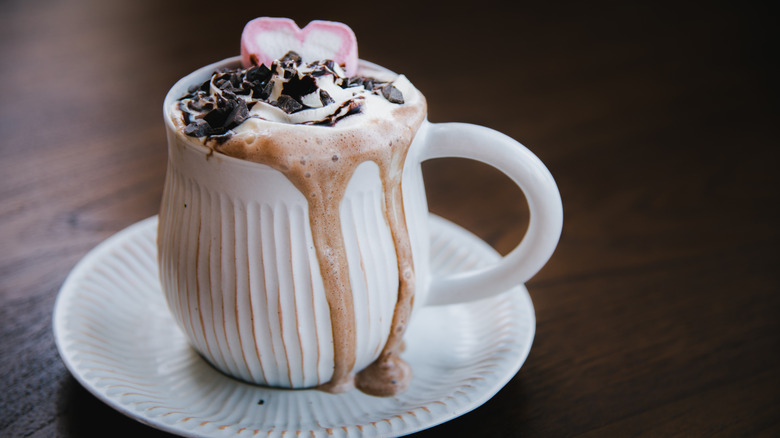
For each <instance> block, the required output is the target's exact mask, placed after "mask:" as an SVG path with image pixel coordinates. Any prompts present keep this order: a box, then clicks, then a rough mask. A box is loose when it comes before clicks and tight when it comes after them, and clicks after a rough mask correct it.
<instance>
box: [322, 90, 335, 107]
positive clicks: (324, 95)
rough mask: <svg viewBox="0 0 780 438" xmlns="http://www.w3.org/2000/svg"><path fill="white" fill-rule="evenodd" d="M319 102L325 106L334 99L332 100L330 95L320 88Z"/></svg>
mask: <svg viewBox="0 0 780 438" xmlns="http://www.w3.org/2000/svg"><path fill="white" fill-rule="evenodd" d="M320 102H322V106H327V105H330V104H332V103H334V102H336V101H335V100H333V98H332V97H330V94H328V92H327V91H325V90H320Z"/></svg>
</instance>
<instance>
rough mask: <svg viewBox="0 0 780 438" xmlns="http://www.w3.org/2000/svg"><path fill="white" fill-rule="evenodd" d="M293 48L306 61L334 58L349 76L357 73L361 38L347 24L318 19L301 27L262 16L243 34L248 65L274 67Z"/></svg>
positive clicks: (288, 20)
mask: <svg viewBox="0 0 780 438" xmlns="http://www.w3.org/2000/svg"><path fill="white" fill-rule="evenodd" d="M290 50H293V51H295V52H297V53H298V54H299V55H301V58H302V59H303V61H304V62H311V61H319V60H325V59H332V60H333V61H335V62H337V63H338V64H342V65H344V71H345V73H346V74H347V76H354V75H355V74H356V73H357V67H358V54H357V39H356V38H355V33H354V32H352V29H350V28H349V26H347V25H346V24H343V23H338V22H335V21H321V20H315V21H312V22H310V23H309V24H307V25H306V27H304V28H303V29H300V28H299V27H298V25H297V24H295V22H294V21H293V20H291V19H289V18H274V17H260V18H255V19H254V20H252V21H250V22H249V23H247V24H246V26H245V27H244V32H243V33H242V34H241V63H242V64H243V65H244V67H249V66H251V65H254V64H258V65H259V64H265V65H266V66H268V67H270V66H271V63H272V62H273V61H274V60H276V59H279V58H281V57H282V56H284V55H285V54H286V53H287V52H289V51H290ZM253 57H254V58H256V59H253ZM253 61H254V62H253Z"/></svg>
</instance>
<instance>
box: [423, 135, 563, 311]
mask: <svg viewBox="0 0 780 438" xmlns="http://www.w3.org/2000/svg"><path fill="white" fill-rule="evenodd" d="M427 128H428V129H427V133H426V137H425V141H424V142H423V146H422V150H421V155H420V161H421V162H422V161H426V160H430V159H433V158H445V157H456V158H468V159H471V160H476V161H481V162H483V163H486V164H488V165H490V166H493V167H495V168H496V169H498V170H500V171H501V172H503V173H504V174H505V175H506V176H508V177H509V178H510V179H511V180H512V181H513V182H514V183H515V184H517V185H518V186H519V187H520V189H521V190H522V191H523V194H524V195H525V198H526V201H527V202H528V209H529V212H530V219H529V223H528V230H527V231H526V233H525V236H524V237H523V239H522V241H520V243H519V244H518V245H517V247H515V249H513V250H512V251H511V252H510V253H509V254H507V255H506V256H504V257H503V258H502V259H501V260H499V261H497V262H496V263H494V264H492V265H489V266H486V267H483V268H477V269H474V270H471V271H466V272H458V273H454V274H449V275H446V276H442V277H437V278H432V279H431V280H432V281H431V284H430V290H429V291H428V299H427V301H426V303H425V304H426V305H441V304H455V303H462V302H466V301H473V300H477V299H481V298H487V297H490V296H493V295H497V294H499V293H501V292H504V291H507V290H509V289H511V288H513V287H515V286H517V285H519V284H522V283H524V282H526V281H527V280H528V279H530V278H531V277H533V276H534V274H536V273H537V272H538V271H539V270H540V269H541V268H542V266H544V264H545V263H547V260H549V259H550V256H552V253H553V251H554V250H555V247H556V245H557V244H558V239H559V238H560V236H561V229H562V227H563V206H562V205H561V195H560V193H559V192H558V187H557V186H556V185H555V180H554V179H553V177H552V175H551V174H550V172H549V171H548V170H547V168H546V167H545V166H544V164H542V162H541V161H540V160H539V159H538V158H537V157H536V156H535V155H534V154H533V153H531V151H529V150H528V149H527V148H526V147H525V146H523V145H522V144H520V143H519V142H517V141H516V140H514V139H512V138H511V137H509V136H507V135H505V134H502V133H500V132H498V131H495V130H493V129H490V128H486V127H484V126H478V125H472V124H468V123H429V124H428V127H427Z"/></svg>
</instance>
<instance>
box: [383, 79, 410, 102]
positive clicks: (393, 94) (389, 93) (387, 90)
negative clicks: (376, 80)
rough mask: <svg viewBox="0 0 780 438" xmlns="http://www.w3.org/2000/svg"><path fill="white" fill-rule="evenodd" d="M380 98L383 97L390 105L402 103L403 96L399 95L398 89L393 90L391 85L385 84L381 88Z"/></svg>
mask: <svg viewBox="0 0 780 438" xmlns="http://www.w3.org/2000/svg"><path fill="white" fill-rule="evenodd" d="M381 90H382V96H384V97H385V99H387V100H388V101H390V102H392V103H399V104H402V103H404V95H403V93H401V90H399V89H398V88H395V87H394V86H393V84H386V85H384V86H382V88H381Z"/></svg>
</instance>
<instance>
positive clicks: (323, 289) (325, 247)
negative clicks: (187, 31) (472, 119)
mask: <svg viewBox="0 0 780 438" xmlns="http://www.w3.org/2000/svg"><path fill="white" fill-rule="evenodd" d="M238 65H239V60H238V58H230V59H226V60H223V61H220V62H218V63H215V64H212V65H209V66H206V67H203V68H201V69H199V70H197V71H195V72H193V73H191V74H190V75H188V76H186V77H184V78H183V79H181V80H180V81H179V82H177V83H176V84H175V85H174V86H173V88H172V89H171V90H170V91H169V93H168V95H167V96H166V99H165V105H164V108H165V123H166V129H167V136H168V152H169V163H168V169H167V175H166V181H165V188H164V194H163V201H162V206H161V211H160V221H159V230H158V250H159V253H158V258H159V265H160V276H161V284H162V288H163V291H164V294H165V297H166V299H167V302H168V305H169V308H170V310H171V313H172V315H173V317H174V319H175V320H176V322H177V323H178V325H179V326H180V327H181V329H182V331H183V332H184V334H185V335H186V337H187V338H188V339H189V341H190V343H191V344H192V345H193V346H194V348H195V349H197V351H198V352H199V353H200V354H201V355H202V356H203V357H204V358H205V359H206V360H207V361H208V362H210V363H211V364H212V365H213V366H215V367H216V368H218V369H219V370H221V371H222V372H224V373H225V374H228V375H230V376H233V377H236V378H238V379H241V380H244V381H247V382H251V383H255V384H261V385H267V386H273V387H283V388H312V387H319V388H322V389H325V390H328V391H331V392H339V391H344V390H348V389H350V388H351V387H352V385H353V384H355V382H357V383H356V384H357V386H358V387H359V388H360V389H361V390H364V391H365V392H367V393H370V394H375V395H391V394H393V393H396V392H398V390H403V385H404V384H403V383H400V382H398V380H400V379H403V378H407V379H408V378H410V377H411V375H412V373H413V370H408V366H406V365H404V364H403V363H402V360H400V359H399V358H398V355H399V350H398V348H395V349H393V348H390V347H391V346H393V347H399V346H400V339H401V337H402V336H403V332H404V330H405V327H406V325H407V324H408V322H409V321H410V318H413V317H414V313H415V312H414V309H416V308H419V307H420V306H426V305H446V304H454V303H463V302H467V301H470V300H477V299H480V298H485V297H489V296H492V295H496V294H499V293H502V292H504V291H507V290H509V289H511V288H513V287H514V286H517V285H518V284H521V283H523V282H525V281H527V280H528V279H529V278H531V277H532V276H533V275H534V274H535V273H536V272H537V271H538V270H539V269H541V267H542V266H543V265H544V264H545V263H546V262H547V260H548V259H549V258H550V256H551V255H552V253H553V251H554V249H555V246H556V245H557V242H558V239H559V237H560V233H561V227H562V216H563V214H562V207H561V199H560V195H559V193H558V190H557V187H556V185H555V182H554V180H553V178H552V176H551V175H550V173H549V172H548V170H547V169H546V168H545V166H544V165H543V164H542V162H541V161H540V160H539V159H538V158H536V157H535V156H534V155H533V154H532V153H531V152H530V151H529V150H528V149H526V148H525V147H524V146H522V145H521V144H520V143H518V142H517V141H515V140H513V139H511V138H510V137H508V136H506V135H504V134H501V133H499V132H497V131H494V130H491V129H489V128H485V127H481V126H476V125H471V124H463V123H429V122H428V121H427V118H426V111H425V103H424V98H422V96H421V95H420V98H421V100H420V104H419V105H418V106H417V107H416V110H415V111H412V112H410V113H409V114H403V115H402V116H398V117H401V119H399V120H396V121H395V122H397V123H396V124H397V125H398V123H400V125H398V126H400V127H401V128H399V130H398V131H397V132H398V133H400V134H398V135H396V134H388V132H390V131H382V129H384V128H381V127H379V128H378V127H376V126H374V127H367V126H358V127H357V128H355V129H358V130H359V131H360V132H361V133H362V134H361V135H359V136H358V137H359V139H358V140H355V139H354V138H353V137H354V136H353V137H350V138H351V139H352V140H350V141H352V143H350V144H352V146H348V147H347V146H345V147H343V148H341V149H339V145H338V141H342V140H343V138H346V137H343V138H342V140H337V141H335V142H333V143H332V144H331V145H330V146H329V147H330V148H331V149H327V148H326V149H322V150H323V151H325V152H327V155H326V154H325V152H323V153H319V155H318V153H312V154H307V152H306V151H307V150H308V149H306V148H307V146H306V145H304V143H307V144H308V143H309V142H311V143H315V142H318V143H321V141H320V137H318V136H319V135H320V134H322V136H325V137H323V138H326V140H327V136H331V135H332V132H337V131H323V130H329V129H330V130H337V129H338V128H337V127H311V126H301V125H290V124H283V123H272V122H269V123H268V124H267V129H266V128H264V130H263V131H261V132H260V133H259V134H258V135H257V136H258V137H262V136H265V137H263V138H258V139H255V138H251V139H250V140H246V141H268V142H273V141H274V139H275V138H279V137H280V136H286V137H285V142H286V144H287V145H291V146H290V147H291V148H292V149H291V150H294V151H296V153H298V152H300V153H299V154H298V155H300V159H298V155H295V157H293V156H292V155H290V157H292V158H294V159H295V161H289V162H287V161H284V160H279V159H277V158H278V157H276V156H274V157H276V158H275V159H276V161H273V162H271V161H269V162H268V163H266V164H263V163H260V162H257V161H253V160H250V159H242V158H236V157H234V156H228V155H225V154H223V153H219V152H215V151H214V150H213V148H212V147H208V146H205V145H204V143H203V141H201V140H199V139H197V138H193V137H189V136H186V135H184V134H183V133H182V132H181V131H182V130H181V126H179V125H177V123H176V121H175V117H173V116H171V114H170V112H171V110H170V109H171V108H172V107H174V106H175V103H176V101H177V99H179V98H180V97H181V96H183V95H185V94H186V93H187V90H188V89H189V88H191V87H192V86H193V85H196V84H200V83H202V82H203V81H205V80H207V79H208V78H209V77H210V76H211V74H212V73H213V72H214V71H215V70H217V69H219V68H223V67H236V66H238ZM360 69H361V71H362V72H363V73H370V74H376V75H379V76H382V75H385V76H388V75H389V76H393V75H394V74H392V73H391V72H389V71H387V70H386V69H383V68H382V67H379V66H376V65H374V64H371V63H368V62H366V61H360ZM394 117H395V116H394ZM264 126H265V125H264ZM309 133H313V134H311V135H310V134H309ZM363 134H365V135H363ZM383 136H384V137H383ZM388 138H392V139H394V140H395V141H396V143H394V145H393V146H392V148H396V149H399V148H400V149H403V151H402V152H399V153H394V154H391V155H381V154H380V155H381V156H380V155H377V154H378V152H377V153H374V152H375V151H374V152H372V151H373V149H372V148H373V145H368V144H367V143H369V142H377V141H379V140H377V139H385V140H386V139H388ZM404 138H405V139H406V140H407V141H406V143H407V144H403V145H402V144H400V143H403V141H404ZM327 141H330V140H327ZM344 141H346V140H344ZM268 144H269V145H270V144H271V143H268ZM356 145H357V146H356ZM269 147H270V146H269ZM333 147H335V148H336V149H335V150H336V152H333V150H332V148H333ZM271 155H272V154H269V155H268V156H269V157H270V156H271ZM331 155H332V156H331ZM382 157H384V158H382ZM440 157H461V158H468V159H472V160H477V161H480V162H483V163H487V164H489V165H491V166H494V167H495V168H497V169H499V170H500V171H501V172H503V173H504V174H506V175H507V176H508V177H509V178H510V179H511V180H512V181H514V182H515V183H516V184H517V185H518V186H519V187H520V188H521V190H522V191H523V193H524V195H525V198H526V200H527V202H528V206H529V211H530V221H529V225H528V230H527V232H526V234H525V236H524V238H523V240H522V241H521V242H520V243H519V245H518V246H517V247H516V248H515V249H514V250H512V251H511V252H510V253H509V254H508V255H507V256H505V257H503V258H502V259H501V260H499V261H497V262H496V263H495V264H493V265H491V266H487V267H484V268H480V269H477V270H474V271H470V272H460V273H457V274H454V275H450V276H446V277H443V278H437V277H434V276H432V275H431V272H430V268H429V257H430V248H429V229H428V227H429V224H428V215H429V213H428V208H427V202H426V195H425V188H424V185H423V177H422V171H421V163H422V162H423V161H425V160H428V159H432V158H440ZM292 158H290V159H291V160H292ZM385 158H386V159H385ZM326 159H327V160H326ZM307 160H309V161H314V162H316V161H317V160H320V161H322V163H325V161H327V163H325V164H323V166H326V167H321V169H326V170H325V171H319V172H314V174H312V172H310V171H308V170H306V169H308V168H305V167H304V166H308V165H309V163H308V162H306V161H307ZM299 161H300V163H299ZM301 163H303V164H301ZM350 163H351V164H350ZM296 166H298V167H296ZM295 169H298V170H295ZM341 169H348V171H345V172H341ZM295 172H299V173H295ZM339 172H341V173H339ZM312 179H314V180H315V181H313V182H312ZM342 180H343V181H342ZM318 196H319V198H317V197H318ZM325 198H327V199H325ZM330 198H333V199H330ZM329 206H330V207H329ZM391 344H392V345H391ZM401 356H402V354H401ZM374 364H378V365H374ZM372 366H374V368H376V369H375V370H373V371H368V370H370V369H371V367H372ZM356 376H357V377H356ZM383 379H384V380H386V382H385V381H383ZM374 380H376V381H377V382H378V383H377V382H373V381H374ZM391 383H392V384H391ZM406 384H408V382H407V383H406ZM387 385H390V386H391V388H389V389H387V388H385V386H387ZM393 385H395V386H393ZM399 385H400V386H399ZM393 388H395V389H393ZM398 388H400V389H398Z"/></svg>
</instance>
